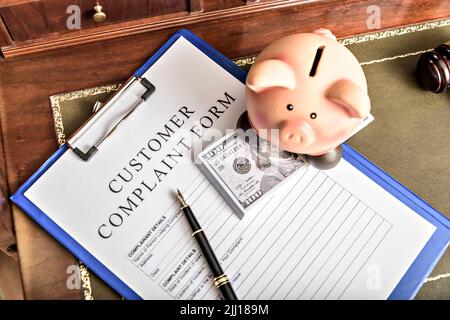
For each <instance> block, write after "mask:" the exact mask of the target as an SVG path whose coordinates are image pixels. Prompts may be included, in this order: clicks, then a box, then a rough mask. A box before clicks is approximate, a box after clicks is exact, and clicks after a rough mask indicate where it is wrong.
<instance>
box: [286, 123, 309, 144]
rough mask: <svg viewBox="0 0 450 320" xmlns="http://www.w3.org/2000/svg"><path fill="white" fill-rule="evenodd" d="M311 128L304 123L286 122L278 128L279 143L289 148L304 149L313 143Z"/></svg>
mask: <svg viewBox="0 0 450 320" xmlns="http://www.w3.org/2000/svg"><path fill="white" fill-rule="evenodd" d="M314 139H315V134H314V130H313V128H312V127H311V126H310V125H309V124H308V123H306V122H302V123H295V122H291V121H287V122H285V123H282V125H281V126H280V142H281V143H282V144H285V145H289V146H293V145H295V146H298V147H306V146H309V145H310V144H312V143H313V142H314Z"/></svg>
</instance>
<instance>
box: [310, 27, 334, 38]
mask: <svg viewBox="0 0 450 320" xmlns="http://www.w3.org/2000/svg"><path fill="white" fill-rule="evenodd" d="M313 33H316V34H320V35H321V36H324V37H327V38H330V39H331V40H336V36H335V35H334V34H333V32H331V31H330V30H329V29H325V28H320V29H316V30H314V31H313Z"/></svg>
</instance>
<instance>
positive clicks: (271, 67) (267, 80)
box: [246, 59, 295, 93]
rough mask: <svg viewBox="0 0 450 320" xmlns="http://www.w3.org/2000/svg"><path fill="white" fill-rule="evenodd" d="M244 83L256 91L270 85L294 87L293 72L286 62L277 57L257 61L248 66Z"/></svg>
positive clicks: (270, 86) (267, 87)
mask: <svg viewBox="0 0 450 320" xmlns="http://www.w3.org/2000/svg"><path fill="white" fill-rule="evenodd" d="M246 84H247V87H248V88H249V89H250V90H252V91H254V92H256V93H258V92H261V91H264V90H266V89H269V88H272V87H281V88H287V89H294V88H295V73H294V70H293V69H292V68H291V67H290V66H289V65H288V64H287V63H286V62H284V61H282V60H279V59H268V60H263V61H261V62H258V61H257V62H256V63H255V64H254V65H253V66H252V67H251V68H250V71H249V73H248V75H247V82H246Z"/></svg>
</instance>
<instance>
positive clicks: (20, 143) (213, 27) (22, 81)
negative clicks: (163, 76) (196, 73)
mask: <svg viewBox="0 0 450 320" xmlns="http://www.w3.org/2000/svg"><path fill="white" fill-rule="evenodd" d="M285 2H286V3H285V4H284V5H279V7H277V8H270V10H269V9H267V10H259V11H257V12H254V15H252V16H251V17H248V18H247V19H244V18H243V16H242V14H241V13H240V11H234V12H233V14H230V15H227V16H224V15H220V14H216V15H211V16H208V18H207V19H206V20H205V19H203V20H201V19H198V18H192V19H189V20H186V21H184V22H183V23H181V21H178V20H174V21H173V22H172V23H166V24H164V25H163V24H161V25H159V26H157V25H152V26H151V27H148V28H146V27H145V26H142V28H141V29H142V30H141V31H142V32H135V31H136V29H132V30H130V33H129V35H127V33H126V32H124V33H123V34H122V35H121V36H120V37H117V38H111V39H106V40H102V41H96V42H90V43H84V44H81V45H78V46H70V47H67V48H60V49H52V50H49V51H45V52H41V53H35V54H28V55H22V56H20V57H15V58H8V59H4V60H3V61H0V85H1V87H0V88H1V89H0V90H1V91H0V119H1V122H0V128H1V134H2V139H1V140H0V142H2V146H1V145H0V147H2V148H3V149H2V150H0V152H2V153H3V157H4V161H0V165H1V166H2V167H0V170H2V172H6V174H5V175H0V177H3V176H4V177H3V181H0V186H1V188H0V189H1V190H3V191H4V192H5V193H7V194H10V193H13V192H14V191H15V190H16V189H17V188H18V187H19V186H20V185H21V184H22V183H23V182H25V180H26V179H27V178H28V177H29V176H30V175H31V174H32V173H33V172H34V171H35V170H36V169H37V168H38V167H39V166H40V165H41V164H42V163H43V162H44V161H45V160H46V159H47V158H48V157H49V156H50V155H51V154H52V153H53V152H54V151H55V149H56V148H57V143H56V139H55V134H54V129H53V119H52V115H51V109H50V104H49V99H48V97H49V96H50V95H53V94H56V93H60V92H67V91H73V90H77V89H81V88H87V87H93V86H97V85H101V84H105V83H116V82H119V81H122V80H124V79H126V78H127V77H129V75H130V72H132V71H133V70H135V69H136V68H137V67H138V66H139V65H141V64H142V63H143V62H144V61H145V59H146V58H147V57H148V56H149V55H150V54H151V53H152V52H154V50H155V49H156V48H157V47H158V46H159V45H160V44H161V43H163V42H164V41H165V40H166V39H167V38H168V37H169V35H170V34H172V33H174V32H175V31H176V30H178V29H179V28H180V27H185V28H189V29H191V30H192V31H193V32H195V33H197V34H198V35H199V36H200V37H202V38H203V39H205V40H206V41H207V42H209V43H210V44H211V45H213V46H214V47H216V48H217V49H218V50H219V51H221V52H223V53H224V54H225V55H227V56H228V57H230V58H235V57H239V56H245V55H249V54H252V53H256V52H259V51H260V50H261V49H262V48H263V47H264V46H266V45H267V44H269V43H270V42H271V41H273V40H275V39H277V38H279V37H281V36H284V35H286V34H289V33H294V32H300V31H311V30H313V29H315V28H318V27H326V28H330V29H332V30H333V31H334V33H335V34H336V36H338V37H344V36H350V35H354V34H361V33H365V32H369V31H374V30H368V29H367V18H368V16H369V14H368V13H367V6H368V4H366V3H363V2H361V1H355V0H350V1H344V2H343V1H337V0H332V1H311V2H303V3H299V2H298V1H297V2H295V1H285ZM294 2H295V3H294ZM370 4H377V5H378V6H379V7H380V9H381V27H382V28H383V29H386V28H392V27H398V26H402V25H408V24H414V23H418V22H423V21H427V20H434V19H440V18H444V17H446V16H448V14H449V12H450V3H449V2H446V1H438V0H437V1H431V0H418V1H408V0H403V1H387V0H381V1H374V2H371V3H370ZM4 210H5V213H6V214H7V213H8V211H11V212H12V217H13V221H14V225H15V232H16V238H17V245H18V252H19V257H20V267H21V274H22V280H23V286H24V296H25V297H26V298H28V299H49V298H50V299H52V298H53V299H79V298H80V297H81V295H80V291H79V290H69V289H68V288H67V285H66V282H67V279H68V276H69V275H68V274H67V273H66V271H67V268H68V266H69V265H75V264H76V260H75V259H74V258H73V257H72V256H71V255H70V254H69V253H68V252H67V251H66V250H65V249H64V248H62V247H61V246H60V245H59V244H58V243H57V242H56V241H54V240H53V239H52V238H51V237H50V236H49V235H48V234H47V233H46V232H45V231H43V230H42V229H41V228H40V227H39V226H37V225H36V224H35V223H34V222H32V221H31V220H30V219H29V218H28V217H27V216H26V215H25V214H23V213H22V212H21V211H20V210H19V209H18V208H17V207H13V206H8V207H6V208H5V209H4Z"/></svg>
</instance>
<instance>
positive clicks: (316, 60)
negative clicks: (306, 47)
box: [309, 46, 325, 77]
mask: <svg viewBox="0 0 450 320" xmlns="http://www.w3.org/2000/svg"><path fill="white" fill-rule="evenodd" d="M324 49H325V46H320V47H319V48H317V51H316V56H315V57H314V62H313V65H312V67H311V71H310V72H309V76H310V77H314V76H315V75H316V73H317V68H318V67H319V62H320V58H321V57H322V54H323V50H324Z"/></svg>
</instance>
